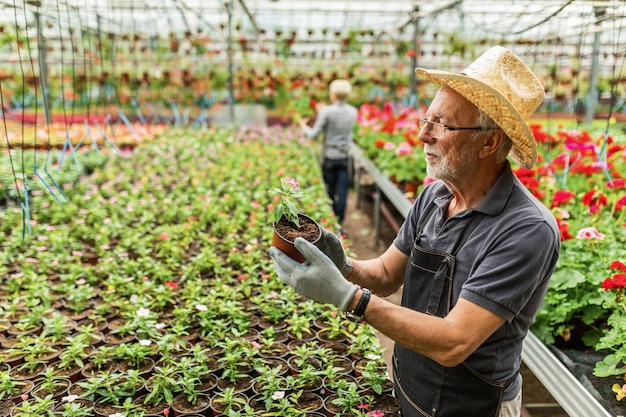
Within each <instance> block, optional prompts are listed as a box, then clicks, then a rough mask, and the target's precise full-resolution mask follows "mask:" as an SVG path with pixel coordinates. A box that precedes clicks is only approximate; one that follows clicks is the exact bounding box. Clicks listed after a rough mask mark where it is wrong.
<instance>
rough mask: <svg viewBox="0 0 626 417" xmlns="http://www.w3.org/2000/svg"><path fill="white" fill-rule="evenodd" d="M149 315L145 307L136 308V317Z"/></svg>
mask: <svg viewBox="0 0 626 417" xmlns="http://www.w3.org/2000/svg"><path fill="white" fill-rule="evenodd" d="M149 315H150V310H148V309H147V308H144V307H141V308H140V309H139V310H137V317H148V316H149Z"/></svg>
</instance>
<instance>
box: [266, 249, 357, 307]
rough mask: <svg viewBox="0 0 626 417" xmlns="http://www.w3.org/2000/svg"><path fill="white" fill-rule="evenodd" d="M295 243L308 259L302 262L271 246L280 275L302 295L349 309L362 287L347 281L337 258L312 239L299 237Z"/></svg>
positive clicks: (275, 265) (271, 253) (282, 279)
mask: <svg viewBox="0 0 626 417" xmlns="http://www.w3.org/2000/svg"><path fill="white" fill-rule="evenodd" d="M294 245H295V247H296V249H298V251H300V253H302V255H304V257H305V258H306V261H305V262H304V263H302V264H301V263H298V262H296V261H294V260H293V259H291V258H289V257H288V256H287V255H285V254H284V253H283V252H281V251H280V250H278V249H276V248H275V247H273V246H272V247H271V248H270V256H271V257H272V259H274V268H275V269H276V273H277V274H278V278H279V279H280V280H281V281H282V282H284V283H285V284H288V285H290V286H291V287H293V289H294V290H296V292H297V293H299V294H300V295H303V296H305V297H307V298H310V299H311V300H314V301H317V302H320V303H330V304H334V305H335V306H337V307H338V308H339V309H341V311H345V310H346V309H347V308H348V304H349V303H350V301H351V300H352V298H353V297H354V294H355V293H356V291H357V289H358V286H357V285H355V284H353V283H351V282H349V281H348V280H346V279H345V278H344V277H343V275H342V274H341V272H340V271H339V269H337V267H336V266H335V264H334V263H333V261H332V260H331V259H330V258H329V257H328V256H326V255H325V254H324V253H323V252H322V251H320V250H319V249H318V248H317V247H316V246H315V245H314V244H312V243H311V242H308V241H307V240H305V239H303V238H301V237H299V238H297V239H296V240H295V241H294Z"/></svg>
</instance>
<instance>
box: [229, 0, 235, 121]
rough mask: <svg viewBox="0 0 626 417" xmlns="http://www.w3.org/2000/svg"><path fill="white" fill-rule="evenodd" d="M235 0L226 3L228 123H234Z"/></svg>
mask: <svg viewBox="0 0 626 417" xmlns="http://www.w3.org/2000/svg"><path fill="white" fill-rule="evenodd" d="M234 10H235V0H230V2H229V3H228V95H229V100H228V110H229V114H230V123H231V124H234V123H235V91H234V87H233V13H234Z"/></svg>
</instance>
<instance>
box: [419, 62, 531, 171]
mask: <svg viewBox="0 0 626 417" xmlns="http://www.w3.org/2000/svg"><path fill="white" fill-rule="evenodd" d="M415 72H416V73H418V74H419V75H423V76H424V77H426V78H428V79H429V80H431V81H433V82H435V83H437V84H439V85H445V86H448V87H450V88H451V89H453V90H454V91H456V92H457V93H459V94H461V95H462V96H463V97H465V98H466V99H467V100H469V101H470V102H472V103H473V104H474V105H475V106H476V107H478V108H480V109H481V110H482V111H484V112H485V114H487V115H488V116H489V117H490V118H491V119H492V120H493V121H494V122H496V123H497V124H498V126H500V128H501V129H502V130H503V131H504V132H505V133H506V134H507V136H508V137H509V138H511V141H512V142H513V148H512V149H511V157H512V158H513V160H514V161H515V162H517V163H518V164H520V165H521V166H523V167H524V168H532V167H533V166H535V163H536V162H537V144H536V142H535V137H534V135H533V133H532V131H531V130H530V128H529V127H528V124H527V123H526V120H525V119H524V118H523V117H522V115H521V114H520V113H519V112H518V111H517V110H516V109H515V107H514V106H513V105H512V104H511V102H510V101H509V100H508V99H507V98H506V97H504V96H503V95H502V94H500V93H499V92H498V91H497V90H495V89H494V88H493V87H491V86H489V85H487V84H485V83H483V82H481V81H478V80H476V79H474V78H472V77H468V76H467V75H463V74H455V73H451V72H447V71H440V70H429V69H425V68H416V69H415Z"/></svg>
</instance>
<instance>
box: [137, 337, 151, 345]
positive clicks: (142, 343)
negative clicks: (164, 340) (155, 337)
mask: <svg viewBox="0 0 626 417" xmlns="http://www.w3.org/2000/svg"><path fill="white" fill-rule="evenodd" d="M139 344H140V345H141V346H150V345H151V344H152V340H148V339H141V340H140V341H139Z"/></svg>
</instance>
